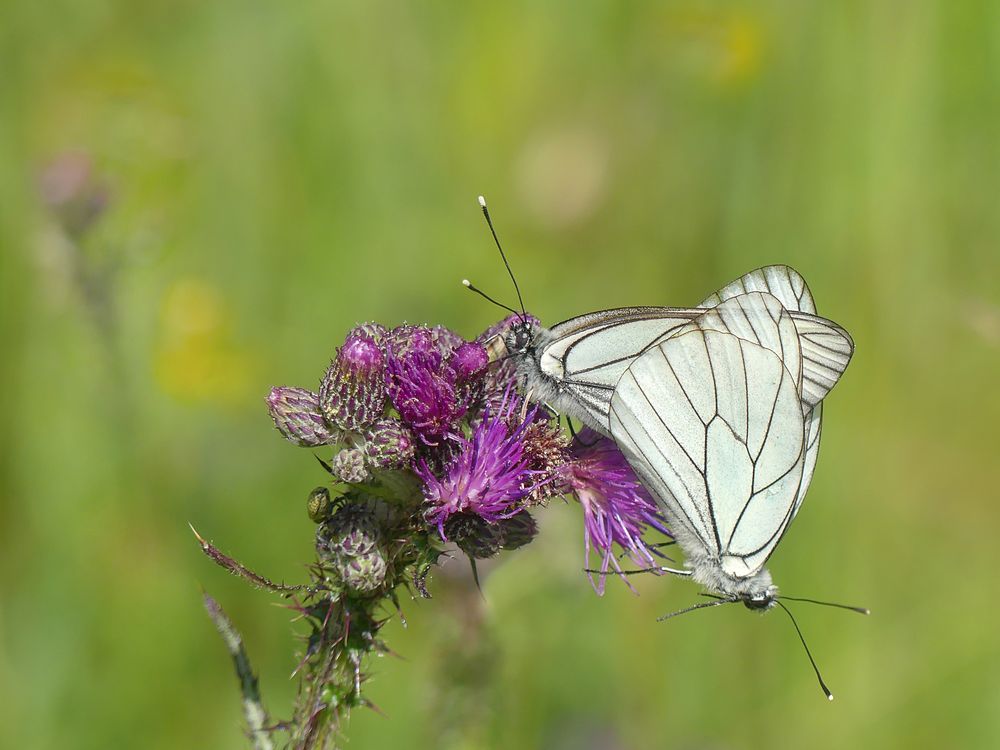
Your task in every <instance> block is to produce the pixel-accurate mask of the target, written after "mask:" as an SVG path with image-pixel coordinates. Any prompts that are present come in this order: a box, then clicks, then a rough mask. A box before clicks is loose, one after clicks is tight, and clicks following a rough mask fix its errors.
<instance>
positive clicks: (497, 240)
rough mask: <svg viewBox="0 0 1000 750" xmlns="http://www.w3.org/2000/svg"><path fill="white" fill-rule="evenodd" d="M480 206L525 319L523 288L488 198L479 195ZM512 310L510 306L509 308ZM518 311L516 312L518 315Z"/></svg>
mask: <svg viewBox="0 0 1000 750" xmlns="http://www.w3.org/2000/svg"><path fill="white" fill-rule="evenodd" d="M479 207H480V208H481V209H483V216H485V217H486V224H487V226H489V228H490V234H492V235H493V242H495V243H496V246H497V250H499V251H500V257H501V258H502V259H503V264H504V265H505V266H506V267H507V274H508V275H509V276H510V280H511V281H512V282H513V284H514V291H515V292H517V303H518V304H519V305H520V306H521V313H520V315H521V320H522V321H523V320H524V316H525V315H527V313H526V312H525V311H524V300H523V299H521V289H520V287H518V285H517V279H515V278H514V272H513V271H512V270H511V268H510V263H509V262H508V261H507V254H506V253H505V252H504V251H503V247H502V246H501V245H500V238H499V237H497V230H496V229H494V228H493V219H491V218H490V210H489V209H488V208H486V198H484V197H483V196H481V195H480V196H479ZM507 309H508V310H510V308H509V307H508V308H507ZM516 314H517V313H515V315H516Z"/></svg>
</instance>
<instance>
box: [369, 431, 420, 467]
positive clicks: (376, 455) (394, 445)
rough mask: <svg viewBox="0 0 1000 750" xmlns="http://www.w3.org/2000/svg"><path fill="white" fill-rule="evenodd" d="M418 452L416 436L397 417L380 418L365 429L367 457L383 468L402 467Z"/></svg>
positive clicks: (374, 464)
mask: <svg viewBox="0 0 1000 750" xmlns="http://www.w3.org/2000/svg"><path fill="white" fill-rule="evenodd" d="M415 452H416V436H415V435H414V434H413V431H412V430H411V429H410V428H409V427H407V426H406V425H404V424H403V423H402V422H400V421H399V420H397V419H380V420H379V421H377V422H375V424H373V425H371V426H370V427H369V428H368V429H367V430H365V457H366V458H367V459H368V462H369V463H370V464H371V465H372V466H374V467H376V468H381V469H402V468H404V467H406V466H407V465H408V464H409V463H410V461H411V460H412V459H413V456H414V454H415Z"/></svg>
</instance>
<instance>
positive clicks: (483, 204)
mask: <svg viewBox="0 0 1000 750" xmlns="http://www.w3.org/2000/svg"><path fill="white" fill-rule="evenodd" d="M479 205H480V207H481V208H486V198H485V197H483V196H482V195H480V196H479Z"/></svg>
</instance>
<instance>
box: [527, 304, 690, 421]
mask: <svg viewBox="0 0 1000 750" xmlns="http://www.w3.org/2000/svg"><path fill="white" fill-rule="evenodd" d="M703 312H704V310H693V309H689V308H672V307H626V308H619V309H615V310H604V311H602V312H597V313H590V314H587V315H581V316H579V317H576V318H572V319H570V320H567V321H564V322H562V323H558V324H556V325H554V326H553V327H552V328H551V329H549V330H547V331H543V332H541V333H540V335H539V336H538V340H537V341H536V348H537V352H538V354H537V356H538V365H539V369H540V370H541V372H542V373H543V374H544V375H546V376H548V377H549V378H551V379H553V380H554V381H557V382H558V383H559V386H560V390H561V392H562V393H563V394H564V395H563V404H562V406H563V409H562V410H563V411H564V412H566V413H568V414H570V415H571V416H574V417H576V418H577V419H580V420H581V421H583V422H584V423H585V424H587V425H589V426H590V427H592V428H593V429H595V430H597V431H598V432H601V433H603V434H605V435H607V434H608V429H609V428H608V410H609V408H610V403H611V394H612V392H613V391H614V387H615V384H616V383H617V382H618V379H619V378H620V377H621V376H622V373H624V372H625V370H626V369H628V366H629V365H630V364H631V363H632V361H633V360H635V358H636V357H638V356H639V355H640V354H641V353H642V352H644V351H645V350H646V349H648V348H649V347H650V346H652V345H653V344H654V343H656V342H657V341H660V340H662V339H663V338H664V337H666V336H669V335H670V333H671V332H672V331H674V330H676V329H677V328H678V327H679V326H682V325H685V324H686V323H689V322H690V321H691V320H693V319H694V318H696V317H697V316H699V315H701V314H702V313H703Z"/></svg>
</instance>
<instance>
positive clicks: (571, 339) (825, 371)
mask: <svg viewBox="0 0 1000 750" xmlns="http://www.w3.org/2000/svg"><path fill="white" fill-rule="evenodd" d="M747 290H751V291H755V290H756V291H758V292H760V293H764V294H768V295H770V296H771V297H773V298H776V299H777V300H778V302H780V303H781V305H782V306H783V307H785V308H786V309H788V310H789V311H790V313H791V318H792V322H793V323H794V325H795V330H796V331H797V333H798V334H799V338H800V342H801V345H800V347H799V351H800V357H801V364H795V363H789V367H790V369H792V370H793V374H794V376H795V377H796V383H797V385H799V387H800V392H801V393H802V398H803V410H804V411H809V410H811V409H812V408H813V407H814V406H815V405H816V404H817V403H818V402H819V401H820V400H821V399H822V398H823V397H824V396H825V395H826V393H827V392H829V389H830V388H832V387H833V385H834V383H836V380H837V378H838V377H839V375H840V374H841V373H842V372H843V370H844V368H846V367H847V363H848V362H849V361H850V355H851V352H852V351H853V343H852V342H851V339H850V336H848V335H847V333H846V332H845V331H844V330H843V329H842V328H840V327H839V326H837V325H836V324H835V323H832V322H830V321H828V320H824V319H822V318H818V317H816V316H815V315H813V314H811V313H813V312H814V311H815V305H814V303H813V300H812V296H811V295H810V293H809V289H808V287H807V286H806V284H805V281H804V280H803V279H802V277H801V276H800V275H799V274H798V273H796V272H795V271H794V270H792V269H791V268H788V267H787V266H768V267H766V268H762V269H758V270H757V271H753V272H751V273H749V274H747V275H745V276H743V277H741V278H740V279H737V280H736V281H734V282H732V283H730V284H728V285H727V286H725V287H723V289H721V290H720V291H719V292H717V293H716V294H714V295H712V296H711V297H709V298H708V299H707V300H705V301H704V302H703V303H702V307H699V308H676V307H628V308H619V309H615V310H604V311H601V312H595V313H589V314H587V315H581V316H578V317H576V318H572V319H570V320H567V321H564V322H562V323H559V324H557V325H555V326H553V327H552V328H551V329H549V330H542V331H540V332H539V335H538V338H537V340H536V342H535V344H536V357H537V359H538V367H539V370H540V372H541V373H542V374H543V375H544V376H546V377H547V378H549V379H550V380H551V381H552V382H555V383H558V388H559V393H560V396H559V407H560V409H559V410H560V411H563V412H564V413H567V414H569V415H571V416H573V417H576V418H577V419H580V420H581V421H583V422H584V423H585V424H587V425H589V426H590V427H592V428H593V429H595V430H597V431H598V432H601V433H603V434H605V435H608V434H610V433H609V429H610V426H609V423H608V411H609V409H610V402H611V395H612V393H613V392H614V387H615V385H616V384H617V383H618V380H619V378H621V376H622V374H623V373H624V372H625V370H626V369H627V368H628V366H629V365H630V364H631V363H632V361H634V360H635V358H636V357H638V356H639V355H641V354H642V353H643V352H644V351H646V350H648V349H649V348H650V347H652V346H654V345H656V344H657V343H659V342H661V341H663V340H664V339H666V338H668V337H670V336H672V335H676V334H677V333H678V332H679V331H681V330H682V329H683V327H684V326H685V325H686V324H688V323H690V322H691V321H692V320H694V319H696V318H698V317H699V316H702V315H703V314H704V313H705V310H704V307H705V306H713V307H714V306H718V305H719V304H721V303H722V302H725V301H727V300H729V299H733V298H735V297H737V296H744V297H746V296H747ZM757 296H758V297H759V294H758V295H757ZM748 299H755V298H753V297H749V298H748ZM758 303H759V300H755V301H753V302H750V303H749V304H748V305H745V306H744V307H747V308H751V309H753V308H755V307H756V305H757V304H758ZM757 312H761V310H758V311H757ZM764 312H767V313H768V314H771V315H772V316H773V312H774V306H773V305H769V306H766V310H764ZM746 317H747V316H745V315H742V314H741V312H740V309H739V308H733V309H732V310H731V315H730V316H729V318H727V319H726V320H724V321H717V323H716V325H715V327H716V329H717V330H728V329H729V327H733V329H734V330H741V331H742V333H743V334H744V335H746V336H750V337H751V338H750V340H753V338H752V335H751V334H752V330H751V329H752V328H753V325H754V323H753V322H751V321H749V320H743V319H744V318H746ZM751 317H752V315H751ZM743 323H749V326H750V329H746V328H742V327H741V326H742V325H743ZM782 335H783V336H784V339H782V340H783V341H786V342H787V335H788V333H787V330H786V331H785V333H784V334H782ZM771 343H772V344H773V345H775V346H778V347H779V348H778V351H779V352H780V343H781V342H780V341H776V342H771Z"/></svg>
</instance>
